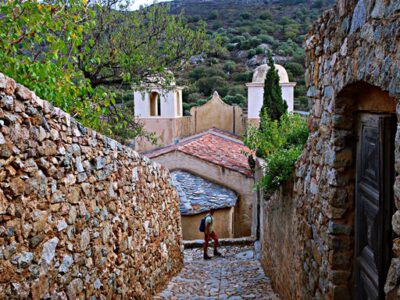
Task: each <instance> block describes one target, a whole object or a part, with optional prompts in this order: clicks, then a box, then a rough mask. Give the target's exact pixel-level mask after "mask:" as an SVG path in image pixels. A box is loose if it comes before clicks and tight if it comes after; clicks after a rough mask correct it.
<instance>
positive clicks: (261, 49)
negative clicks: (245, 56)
mask: <svg viewBox="0 0 400 300" xmlns="http://www.w3.org/2000/svg"><path fill="white" fill-rule="evenodd" d="M256 54H265V49H264V48H263V47H261V46H257V48H256Z"/></svg>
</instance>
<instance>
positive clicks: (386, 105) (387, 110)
mask: <svg viewBox="0 0 400 300" xmlns="http://www.w3.org/2000/svg"><path fill="white" fill-rule="evenodd" d="M335 100H336V101H335V103H334V107H333V109H334V110H335V111H337V112H339V113H338V114H337V115H336V117H335V120H336V122H334V128H335V129H336V132H337V134H338V135H340V136H341V138H342V141H345V143H344V144H342V145H340V144H336V145H335V144H334V145H335V146H336V147H337V148H338V149H339V148H341V147H343V149H347V150H345V152H344V153H346V152H347V155H348V154H349V153H352V158H350V156H347V161H348V163H347V164H345V165H346V166H345V167H343V168H342V170H340V171H341V173H342V174H343V175H344V176H343V178H344V181H343V182H342V183H345V181H346V180H347V181H348V183H347V187H346V188H345V189H344V190H345V191H346V193H347V195H348V197H347V199H348V200H347V203H345V206H346V208H347V210H348V211H347V213H346V214H344V215H343V217H342V218H339V219H337V220H336V221H335V223H336V227H339V226H340V225H344V224H345V226H348V229H347V232H348V233H350V232H352V233H353V234H352V235H350V236H349V237H348V238H347V242H349V243H350V244H349V245H352V244H353V243H354V246H353V247H348V249H346V250H344V249H341V251H337V253H335V255H336V256H342V257H348V258H349V264H348V265H349V267H350V268H351V270H352V271H351V273H352V274H351V276H347V280H346V285H347V286H348V291H349V293H351V294H353V298H354V299H366V298H371V299H384V284H385V280H386V275H387V272H388V268H389V264H390V258H391V244H392V234H391V224H390V220H391V217H392V214H393V207H394V201H393V181H394V139H395V137H394V134H395V123H396V121H395V112H396V101H395V99H394V98H392V97H390V96H389V94H388V93H387V92H384V91H382V90H381V89H379V88H377V87H374V86H372V85H369V84H366V83H363V82H359V83H356V84H352V85H349V86H347V87H345V88H344V89H343V90H342V91H341V92H340V93H338V96H337V97H336V99H335ZM341 121H344V122H341ZM349 126H352V127H351V128H348V127H349ZM345 129H350V130H347V131H346V130H345ZM342 158H343V157H342ZM343 161H346V159H345V160H342V162H343ZM350 162H351V163H350ZM342 192H343V191H342ZM333 206H334V207H335V204H333ZM348 275H349V274H348Z"/></svg>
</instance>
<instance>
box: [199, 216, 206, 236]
mask: <svg viewBox="0 0 400 300" xmlns="http://www.w3.org/2000/svg"><path fill="white" fill-rule="evenodd" d="M206 218H207V216H205V217H204V218H203V219H201V220H200V226H199V231H200V232H204V231H206Z"/></svg>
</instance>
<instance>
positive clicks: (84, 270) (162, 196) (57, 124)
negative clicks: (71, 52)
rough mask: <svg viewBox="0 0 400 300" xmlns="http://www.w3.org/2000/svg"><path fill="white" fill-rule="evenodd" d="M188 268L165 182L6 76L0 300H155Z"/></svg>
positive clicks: (0, 140) (0, 147)
mask: <svg viewBox="0 0 400 300" xmlns="http://www.w3.org/2000/svg"><path fill="white" fill-rule="evenodd" d="M182 259H183V257H182V245H181V224H180V215H179V207H178V196H177V192H176V190H175V189H174V188H173V187H172V185H171V179H170V176H169V172H168V171H167V170H166V169H165V168H163V167H161V166H160V165H158V164H156V163H154V162H151V161H150V160H149V159H147V158H142V157H140V156H139V155H138V154H137V153H136V152H134V151H133V150H131V149H129V148H126V147H124V146H122V145H120V144H119V143H117V142H116V141H114V140H111V139H109V138H107V137H105V136H103V135H100V134H98V133H96V132H95V131H93V130H91V129H88V128H85V127H83V126H81V125H80V124H79V123H77V122H76V121H75V120H74V119H73V118H71V116H70V115H68V114H66V113H64V112H63V111H61V110H60V109H59V108H56V107H53V106H52V105H51V104H50V103H49V102H47V101H43V100H41V99H39V98H38V97H37V96H36V95H35V94H34V93H32V92H31V91H29V90H28V89H26V88H25V87H23V86H21V85H19V84H16V83H15V81H14V80H12V79H10V78H8V77H6V76H4V75H3V74H1V73H0V295H1V297H0V298H2V299H4V298H7V299H42V298H44V299H149V298H151V295H152V294H153V293H155V292H156V291H157V289H159V288H161V287H162V286H163V285H164V284H165V283H166V282H168V280H169V279H170V277H172V276H173V275H174V274H176V273H177V272H179V271H180V269H181V267H182Z"/></svg>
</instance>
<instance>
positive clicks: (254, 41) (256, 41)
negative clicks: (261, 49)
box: [250, 37, 262, 47]
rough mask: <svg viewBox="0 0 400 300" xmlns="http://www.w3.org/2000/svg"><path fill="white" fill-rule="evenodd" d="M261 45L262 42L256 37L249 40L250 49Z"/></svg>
mask: <svg viewBox="0 0 400 300" xmlns="http://www.w3.org/2000/svg"><path fill="white" fill-rule="evenodd" d="M261 43H262V41H261V40H260V39H259V38H257V37H252V38H251V39H250V45H251V46H252V47H257V46H258V45H260V44H261Z"/></svg>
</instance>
